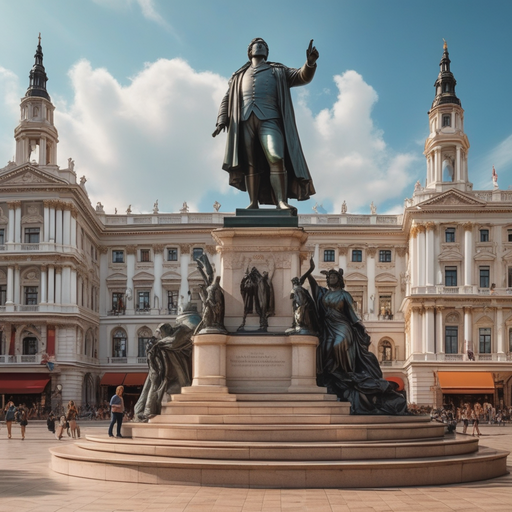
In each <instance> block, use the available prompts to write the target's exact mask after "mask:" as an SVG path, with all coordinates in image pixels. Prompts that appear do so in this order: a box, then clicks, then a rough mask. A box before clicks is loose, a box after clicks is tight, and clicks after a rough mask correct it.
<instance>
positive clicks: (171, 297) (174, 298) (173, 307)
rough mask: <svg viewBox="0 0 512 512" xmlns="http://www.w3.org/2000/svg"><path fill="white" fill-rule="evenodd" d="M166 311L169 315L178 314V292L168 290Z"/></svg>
mask: <svg viewBox="0 0 512 512" xmlns="http://www.w3.org/2000/svg"><path fill="white" fill-rule="evenodd" d="M167 311H168V312H169V314H170V315H177V314H178V291H177V290H168V291H167Z"/></svg>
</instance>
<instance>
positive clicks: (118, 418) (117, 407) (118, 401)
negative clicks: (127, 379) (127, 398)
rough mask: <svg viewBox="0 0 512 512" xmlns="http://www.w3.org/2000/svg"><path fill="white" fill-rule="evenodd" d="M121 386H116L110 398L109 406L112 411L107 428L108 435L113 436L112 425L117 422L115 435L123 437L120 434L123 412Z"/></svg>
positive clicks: (122, 389) (122, 388)
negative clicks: (114, 392)
mask: <svg viewBox="0 0 512 512" xmlns="http://www.w3.org/2000/svg"><path fill="white" fill-rule="evenodd" d="M123 391H124V387H123V386H117V388H116V394H115V395H113V396H112V398H111V399H110V408H111V411H112V420H111V421H110V426H109V428H108V435H109V437H114V433H113V430H114V425H115V424H116V423H117V435H116V437H123V436H122V435H121V425H122V424H123V413H124V400H123Z"/></svg>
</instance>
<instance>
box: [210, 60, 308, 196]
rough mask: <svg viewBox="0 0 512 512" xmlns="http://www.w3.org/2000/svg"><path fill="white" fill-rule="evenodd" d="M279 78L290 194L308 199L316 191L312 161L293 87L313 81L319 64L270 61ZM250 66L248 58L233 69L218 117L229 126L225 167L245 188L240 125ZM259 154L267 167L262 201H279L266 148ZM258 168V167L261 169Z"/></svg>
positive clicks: (232, 181)
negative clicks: (303, 141)
mask: <svg viewBox="0 0 512 512" xmlns="http://www.w3.org/2000/svg"><path fill="white" fill-rule="evenodd" d="M269 64H270V66H271V67H272V72H273V73H274V74H275V77H276V81H277V95H278V97H277V104H278V106H279V108H280V111H281V123H282V127H283V132H284V137H285V143H286V156H285V167H286V170H287V172H288V193H287V196H288V197H289V198H294V199H298V200H299V201H304V200H306V199H309V196H311V195H313V194H314V193H315V188H314V186H313V180H312V178H311V175H310V174H309V169H308V165H307V163H306V160H305V158H304V154H303V152H302V146H301V144H300V140H299V134H298V131H297V126H296V124H295V114H294V111H293V104H292V98H291V94H290V87H296V86H299V85H305V84H308V83H309V82H311V80H312V79H313V76H314V75H315V71H316V65H315V66H313V67H309V66H308V65H307V64H304V66H302V68H301V69H295V68H288V67H286V66H283V65H282V64H278V63H276V62H269ZM249 66H250V62H247V63H246V64H245V65H244V66H242V67H241V68H240V69H239V70H238V71H236V72H235V73H233V76H232V77H231V79H230V81H229V88H228V91H227V92H226V95H225V96H224V98H223V100H222V102H221V105H220V109H219V115H218V118H217V125H219V124H223V125H225V126H227V129H228V133H227V141H226V152H225V155H224V162H223V165H222V168H223V169H224V170H225V171H228V172H229V184H230V185H231V186H233V187H236V188H238V189H239V190H242V191H245V190H246V186H245V175H246V174H247V163H246V159H245V151H244V143H243V134H242V130H241V127H240V115H241V94H242V78H243V75H244V72H245V70H246V69H247V68H248V67H249ZM259 153H261V154H260V155H259V158H258V160H257V161H258V164H257V165H258V167H260V166H261V167H260V168H263V169H265V172H264V174H263V179H262V183H261V186H260V194H259V196H260V197H259V198H258V199H259V202H260V203H262V204H275V202H274V201H273V199H272V194H271V187H270V181H269V176H268V175H269V173H268V162H267V161H266V158H265V156H264V155H263V151H262V150H260V152H259ZM257 170H258V169H257Z"/></svg>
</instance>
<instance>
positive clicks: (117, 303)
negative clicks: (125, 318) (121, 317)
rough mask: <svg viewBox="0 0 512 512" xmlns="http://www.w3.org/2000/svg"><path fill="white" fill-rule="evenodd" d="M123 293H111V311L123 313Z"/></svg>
mask: <svg viewBox="0 0 512 512" xmlns="http://www.w3.org/2000/svg"><path fill="white" fill-rule="evenodd" d="M124 308H125V304H124V293H121V292H113V293H112V309H113V310H114V311H124Z"/></svg>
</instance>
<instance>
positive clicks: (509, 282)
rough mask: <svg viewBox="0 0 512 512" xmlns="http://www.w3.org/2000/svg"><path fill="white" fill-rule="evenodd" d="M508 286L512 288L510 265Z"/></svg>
mask: <svg viewBox="0 0 512 512" xmlns="http://www.w3.org/2000/svg"><path fill="white" fill-rule="evenodd" d="M507 281H508V285H507V287H508V288H512V267H508V279H507Z"/></svg>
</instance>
